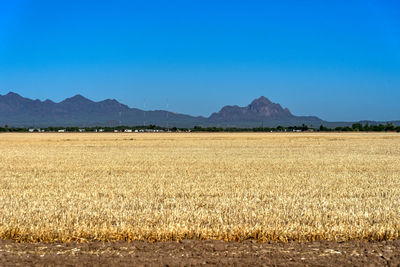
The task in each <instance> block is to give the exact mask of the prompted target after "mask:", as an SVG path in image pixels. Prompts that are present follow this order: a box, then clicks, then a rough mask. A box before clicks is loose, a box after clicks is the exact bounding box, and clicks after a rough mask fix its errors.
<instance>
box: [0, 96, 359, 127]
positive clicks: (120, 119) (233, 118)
mask: <svg viewBox="0 0 400 267" xmlns="http://www.w3.org/2000/svg"><path fill="white" fill-rule="evenodd" d="M5 124H8V125H9V126H10V127H48V126H118V125H129V126H136V125H150V124H153V125H158V126H165V127H173V126H176V127H194V126H196V125H199V126H203V127H209V126H216V127H260V126H264V127H276V126H278V125H281V126H300V125H302V124H306V125H313V126H314V127H318V126H319V125H321V124H324V125H328V126H335V125H337V126H347V125H351V123H350V122H343V123H335V122H326V121H323V120H321V119H320V118H318V117H315V116H295V115H293V114H292V113H291V112H290V110H289V109H288V108H282V106H281V105H280V104H277V103H273V102H271V101H270V100H269V99H268V98H266V97H264V96H262V97H260V98H257V99H255V100H254V101H252V102H251V103H250V104H249V105H247V106H245V107H239V106H225V107H223V108H222V109H221V110H220V111H218V112H215V113H212V114H211V116H210V117H208V118H205V117H201V116H199V117H195V116H190V115H185V114H179V113H175V112H170V111H165V110H153V111H144V110H141V109H137V108H130V107H128V106H127V105H124V104H121V103H120V102H118V101H117V100H115V99H106V100H103V101H99V102H95V101H92V100H90V99H88V98H86V97H84V96H82V95H79V94H78V95H75V96H73V97H70V98H67V99H65V100H63V101H61V102H58V103H57V102H53V101H51V100H49V99H46V100H45V101H41V100H38V99H36V100H32V99H29V98H25V97H22V96H20V95H18V94H16V93H13V92H10V93H8V94H6V95H0V125H5Z"/></svg>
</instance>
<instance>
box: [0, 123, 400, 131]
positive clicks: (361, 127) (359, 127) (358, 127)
mask: <svg viewBox="0 0 400 267" xmlns="http://www.w3.org/2000/svg"><path fill="white" fill-rule="evenodd" d="M30 129H31V131H32V129H33V130H34V131H37V130H38V129H36V128H33V127H31V128H18V127H8V126H7V125H5V126H4V127H0V132H28V131H29V130H30ZM127 129H129V130H132V131H135V130H138V131H149V130H150V131H170V132H189V131H193V132H300V131H301V132H304V131H319V132H333V131H336V132H400V126H397V127H396V126H394V125H393V124H392V123H387V124H379V125H369V124H361V123H355V124H353V125H352V126H351V127H350V126H344V127H336V128H328V127H325V126H324V125H320V126H319V127H318V128H313V127H312V126H307V125H305V124H303V125H302V126H289V127H284V126H278V127H256V128H238V127H228V128H222V127H201V126H195V127H193V128H177V127H172V128H166V127H160V126H157V125H148V126H133V127H132V126H116V127H46V128H41V129H40V130H41V131H45V132H57V131H59V130H65V131H67V132H81V131H85V132H95V131H99V130H101V131H102V132H114V131H118V132H123V131H125V130H127Z"/></svg>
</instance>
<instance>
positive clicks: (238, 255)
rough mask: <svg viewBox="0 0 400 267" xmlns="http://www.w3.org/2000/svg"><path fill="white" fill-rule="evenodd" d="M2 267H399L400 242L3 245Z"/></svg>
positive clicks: (189, 241) (3, 242) (1, 246)
mask: <svg viewBox="0 0 400 267" xmlns="http://www.w3.org/2000/svg"><path fill="white" fill-rule="evenodd" d="M0 265H1V266H26V265H35V266H57V265H63V266H126V265H129V266H133V265H134V266H191V265H219V266H220V265H239V266H240V265H246V266H250V265H251V266H271V265H272V266H274V265H279V266H282V265H292V266H293V265H295V266H296V265H302V266H305V265H309V266H327V265H331V266H338V265H339V266H340V265H346V266H349V265H351V266H382V265H383V266H399V265H400V240H396V241H384V242H364V241H352V242H343V243H336V242H326V241H324V242H311V243H298V242H292V243H257V242H252V241H245V242H241V243H238V242H223V241H211V240H208V241H198V240H184V241H181V242H157V243H150V242H147V241H136V242H130V243H127V242H115V243H111V242H110V243H102V242H92V243H51V244H49V243H34V244H26V243H23V244H20V243H15V242H13V241H0Z"/></svg>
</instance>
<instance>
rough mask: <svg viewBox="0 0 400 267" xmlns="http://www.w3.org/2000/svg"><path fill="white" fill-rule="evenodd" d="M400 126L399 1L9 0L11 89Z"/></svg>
mask: <svg viewBox="0 0 400 267" xmlns="http://www.w3.org/2000/svg"><path fill="white" fill-rule="evenodd" d="M8 91H14V92H17V93H19V94H21V95H23V96H27V97H31V98H39V99H42V100H44V99H46V98H50V99H52V100H55V101H60V100H62V99H64V98H66V97H70V96H72V95H75V94H78V93H80V94H82V95H84V96H86V97H88V98H91V99H94V100H103V99H105V98H115V99H117V100H119V101H121V102H123V103H125V104H128V105H129V106H131V107H138V108H143V107H144V103H146V109H161V108H162V109H165V108H166V103H167V102H168V104H169V110H172V111H176V112H181V113H189V114H193V115H205V116H208V115H209V114H210V113H211V112H213V111H217V110H219V109H220V108H221V107H222V106H224V105H227V104H238V105H247V104H248V103H249V102H251V101H252V100H253V99H254V98H256V97H259V96H261V95H264V96H266V97H268V98H270V99H271V100H272V101H274V102H278V103H280V104H282V106H284V107H288V108H289V109H290V110H291V111H292V112H293V113H294V114H296V115H317V116H319V117H321V118H323V119H326V120H331V121H342V120H346V121H350V120H361V119H371V120H395V119H396V120H398V119H400V101H399V100H400V2H399V1H395V0H393V1H385V0H374V1H371V0H359V1H351V0H346V1H341V0H335V1H333V0H332V1H320V0H315V1H307V0H304V1H298V0H296V1H294V0H293V1H284V0H283V1H267V0H265V1H251V0H248V1H235V0H230V1H218V0H213V1H208V0H201V1H200V0H193V1H187V0H181V1H174V0H168V1H167V0H166V1H151V0H148V1H134V0H132V1H100V0H98V1H73V0H70V1H61V0H60V1H54V0H52V1H41V0H35V1H33V0H32V1H20V0H13V1H1V2H0V94H5V93H7V92H8Z"/></svg>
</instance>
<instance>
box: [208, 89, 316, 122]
mask: <svg viewBox="0 0 400 267" xmlns="http://www.w3.org/2000/svg"><path fill="white" fill-rule="evenodd" d="M208 122H209V123H211V124H219V125H222V126H237V127H254V126H256V127H259V126H262V125H263V126H277V125H281V126H290V125H301V124H303V123H304V124H308V125H309V124H313V125H317V124H318V125H319V124H321V123H323V122H324V121H323V120H321V119H320V118H318V117H314V116H295V115H293V114H292V113H291V112H290V110H289V109H288V108H285V109H284V108H282V107H281V105H279V104H276V103H273V102H271V101H270V100H269V99H268V98H266V97H264V96H262V97H260V98H258V99H255V100H253V102H251V103H250V104H249V105H248V106H246V107H239V106H225V107H223V108H222V109H221V110H220V111H219V112H216V113H213V114H211V116H210V117H209V118H208Z"/></svg>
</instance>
